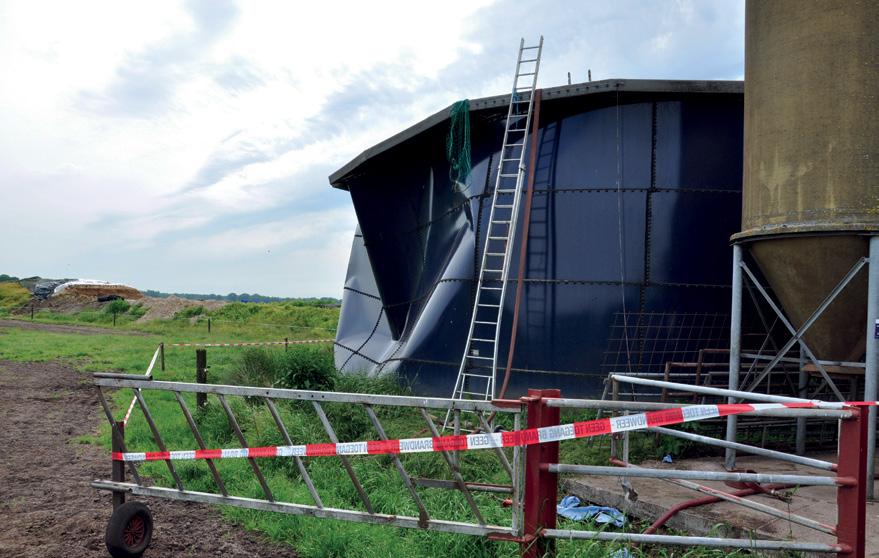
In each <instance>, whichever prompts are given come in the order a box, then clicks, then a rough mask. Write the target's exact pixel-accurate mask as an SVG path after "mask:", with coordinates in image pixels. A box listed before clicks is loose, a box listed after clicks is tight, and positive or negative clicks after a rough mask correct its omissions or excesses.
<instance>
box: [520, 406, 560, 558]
mask: <svg viewBox="0 0 879 558" xmlns="http://www.w3.org/2000/svg"><path fill="white" fill-rule="evenodd" d="M558 397H561V392H560V391H559V390H557V389H529V390H528V397H525V398H523V401H524V403H526V404H527V405H528V428H540V427H543V426H557V425H558V424H559V417H560V409H558V408H553V407H548V406H547V405H546V402H545V401H544V399H545V398H558ZM558 461H559V443H558V442H552V443H547V444H531V445H529V446H528V447H527V448H526V449H525V509H524V513H523V520H524V521H523V527H524V530H523V535H524V540H523V542H521V543H520V555H521V556H522V557H523V558H543V557H545V556H555V541H554V540H552V539H546V538H543V537H542V536H541V535H540V534H541V532H542V531H543V529H555V527H556V501H557V500H558V475H557V474H556V473H552V472H550V471H549V469H548V468H547V467H546V466H545V465H546V464H549V463H558Z"/></svg>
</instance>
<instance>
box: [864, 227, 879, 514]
mask: <svg viewBox="0 0 879 558" xmlns="http://www.w3.org/2000/svg"><path fill="white" fill-rule="evenodd" d="M867 269H868V271H867V276H868V280H867V356H866V370H865V372H864V399H865V400H866V401H876V400H877V399H879V396H877V374H879V362H877V358H879V354H877V346H876V345H877V343H879V341H877V339H876V337H877V335H876V334H877V333H879V325H877V324H879V236H871V237H870V264H869V267H868V268H867ZM867 412H868V415H867V417H868V419H867V479H868V481H867V498H869V499H871V500H872V499H874V498H875V486H874V485H875V481H874V479H875V474H876V463H875V457H876V407H870V408H869V410H868V411H867Z"/></svg>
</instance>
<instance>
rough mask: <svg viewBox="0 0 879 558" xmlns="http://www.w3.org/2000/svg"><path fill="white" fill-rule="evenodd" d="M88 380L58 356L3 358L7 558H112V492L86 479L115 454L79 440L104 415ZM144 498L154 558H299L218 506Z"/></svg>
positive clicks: (0, 512) (0, 509) (2, 497)
mask: <svg viewBox="0 0 879 558" xmlns="http://www.w3.org/2000/svg"><path fill="white" fill-rule="evenodd" d="M15 325H16V326H18V324H17V323H16V324H15ZM87 329H90V328H87ZM85 380H86V378H85V377H84V376H83V375H82V374H80V373H78V372H76V371H75V370H73V369H71V368H68V367H66V366H63V365H60V364H57V363H17V362H8V361H0V448H3V451H2V453H0V526H2V527H0V558H13V557H14V558H55V557H58V558H62V557H63V558H83V557H104V556H109V554H107V551H106V549H105V547H104V528H105V527H106V524H107V520H108V519H109V517H110V513H111V507H110V494H109V493H107V492H98V491H96V490H94V489H92V488H91V487H90V486H89V482H90V481H91V480H92V479H96V478H108V477H109V472H110V471H109V469H110V460H109V456H108V454H107V452H106V451H105V450H103V449H102V448H99V447H97V446H94V445H85V444H80V443H77V442H76V438H77V437H79V436H82V435H86V434H94V433H96V432H97V429H98V425H99V424H100V421H101V420H104V419H103V416H102V414H101V413H100V407H99V404H98V402H97V397H96V394H95V391H94V388H93V387H92V386H91V385H90V384H88V383H84V381H85ZM144 501H145V502H146V503H147V504H148V505H149V506H150V508H151V509H152V511H153V519H154V521H155V532H154V534H153V542H152V545H151V546H150V549H149V550H147V552H146V553H145V554H144V556H145V557H147V558H149V557H153V558H157V557H163V558H164V557H175V558H176V557H196V556H224V557H233V558H234V557H241V558H244V557H257V556H277V557H281V558H286V557H293V556H295V555H296V554H295V553H294V552H293V551H292V550H291V549H290V548H288V547H283V546H279V545H276V544H273V543H270V542H268V541H265V540H264V539H263V538H262V537H260V536H259V535H258V534H255V533H251V532H247V531H244V530H243V529H241V528H238V527H236V526H234V525H232V524H230V523H227V522H225V521H223V520H222V519H221V518H220V516H219V514H218V512H217V510H216V509H213V508H210V507H206V506H201V505H197V504H189V503H181V502H170V501H163V500H151V499H145V500H144Z"/></svg>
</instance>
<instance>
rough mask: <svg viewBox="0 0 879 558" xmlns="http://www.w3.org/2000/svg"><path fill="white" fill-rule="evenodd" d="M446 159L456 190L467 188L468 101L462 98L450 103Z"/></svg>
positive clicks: (468, 157) (468, 153) (468, 165)
mask: <svg viewBox="0 0 879 558" xmlns="http://www.w3.org/2000/svg"><path fill="white" fill-rule="evenodd" d="M446 159H447V160H448V161H449V179H451V181H452V184H453V185H454V188H455V189H456V190H458V191H464V190H466V189H467V178H468V177H469V176H470V169H471V168H472V165H471V160H470V101H469V100H468V99H464V100H463V101H458V102H457V103H455V104H453V105H452V108H451V110H450V111H449V136H448V138H447V139H446Z"/></svg>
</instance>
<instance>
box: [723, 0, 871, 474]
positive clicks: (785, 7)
mask: <svg viewBox="0 0 879 558" xmlns="http://www.w3.org/2000/svg"><path fill="white" fill-rule="evenodd" d="M877 94H879V4H877V3H876V2H872V1H861V0H858V1H845V2H843V1H837V2H830V1H820V2H798V1H795V0H774V1H772V2H763V1H752V0H749V1H748V3H747V7H746V24H745V134H744V137H745V148H744V169H743V180H744V185H743V193H742V195H743V204H742V231H741V232H740V233H738V234H737V235H735V236H734V237H733V241H734V242H735V243H736V250H735V254H736V256H735V257H736V258H737V260H736V264H737V265H736V266H735V267H734V269H735V271H734V291H733V297H734V302H733V344H734V345H735V344H736V335H737V331H736V305H737V304H738V306H739V308H740V307H741V302H740V300H739V301H738V302H737V301H736V300H735V299H736V297H737V293H738V294H739V295H740V293H741V281H740V279H739V278H740V277H741V271H740V270H741V267H740V266H739V265H738V263H739V262H740V261H741V257H742V254H743V252H744V253H749V254H750V256H751V257H752V258H753V260H754V261H755V262H756V263H757V265H758V266H759V269H760V271H761V272H762V274H763V277H764V278H765V283H768V286H769V287H771V291H772V293H773V294H774V298H775V300H777V302H778V303H780V305H781V307H782V308H783V310H784V314H785V315H786V317H787V318H788V319H789V320H790V325H791V326H792V328H793V329H796V330H801V329H802V328H803V327H804V326H806V327H807V328H808V329H807V331H806V332H805V334H804V336H803V337H802V339H803V341H805V345H806V347H805V348H803V351H805V353H806V356H808V357H809V360H812V361H814V362H812V364H811V366H812V367H813V368H812V370H811V371H812V372H813V373H820V376H819V378H822V379H824V380H828V377H829V375H830V373H834V372H835V373H837V374H839V376H838V377H845V376H846V375H848V376H849V378H848V379H849V380H851V379H854V382H852V385H854V386H857V385H858V384H857V381H858V379H857V377H858V376H859V375H865V376H866V381H865V383H866V391H867V393H866V397H868V398H869V397H870V393H873V394H874V395H873V397H874V398H875V385H876V383H875V370H876V366H875V360H876V355H875V348H874V347H871V346H868V345H872V344H874V343H875V341H874V338H875V337H877V335H876V334H875V333H874V332H873V322H874V320H875V319H876V317H877V316H876V314H877V305H879V300H877V299H876V296H877V292H879V281H875V280H873V279H872V278H874V277H879V241H877V240H875V238H876V237H874V236H873V235H875V234H877V232H879V181H877V177H879V172H877V171H879V149H877V147H879V104H877V100H879V99H877ZM871 239H874V240H872V241H871ZM871 243H872V250H871ZM870 255H873V256H874V257H873V258H872V259H873V261H874V263H873V265H872V266H870V265H869V264H868V258H869V256H870ZM746 267H747V259H746ZM871 267H872V269H870V268H871ZM868 270H869V273H868ZM736 273H738V274H739V276H738V277H737V276H736ZM748 273H751V271H750V270H747V269H746V270H745V274H746V276H747V274H748ZM868 276H869V277H870V278H871V280H870V281H868ZM751 279H753V277H751ZM846 279H849V280H848V281H846ZM736 283H738V288H737V287H736ZM868 284H869V287H868ZM868 290H869V291H870V296H871V297H872V298H870V302H869V304H868ZM739 298H740V296H739ZM822 306H824V307H825V308H824V309H823V310H822V309H821V308H822ZM819 310H820V312H819ZM868 320H869V324H868ZM788 329H790V328H788ZM876 333H879V330H877V332H876ZM793 341H794V345H792V348H793V347H795V346H796V345H799V342H798V341H797V340H796V338H795V337H794V339H793ZM785 347H787V345H785V346H783V347H782V350H781V351H780V353H779V355H777V358H778V359H781V358H782V357H784V354H781V353H783V352H786V351H785ZM810 353H811V354H810ZM865 354H866V357H865ZM738 358H739V357H738V355H737V354H735V353H734V354H733V356H732V359H731V363H730V366H731V368H730V369H731V378H730V386H731V387H733V386H734V387H736V388H739V387H741V388H742V389H747V390H754V389H756V388H757V384H758V383H759V380H758V381H756V382H755V381H753V378H752V379H751V380H750V381H749V382H747V383H742V384H741V385H740V384H739V378H738V377H737V376H738V370H739V367H740V362H739V360H738ZM774 362H775V361H774V360H773V364H774ZM764 372H765V370H764ZM762 377H765V375H763V376H762ZM800 380H801V386H800V387H801V388H802V382H803V372H802V370H801V378H800ZM829 383H830V384H832V383H833V382H829ZM852 392H858V389H857V388H855V389H853V390H850V391H849V393H846V394H845V395H846V396H847V397H850V396H851V395H852ZM836 393H837V396H839V395H840V393H839V391H838V390H837V391H836ZM801 395H802V393H801ZM733 422H734V421H733ZM874 422H875V421H874ZM733 433H734V432H733ZM873 435H874V437H875V431H874V432H873ZM728 464H729V460H728Z"/></svg>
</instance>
